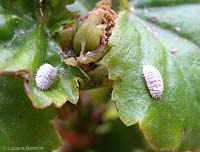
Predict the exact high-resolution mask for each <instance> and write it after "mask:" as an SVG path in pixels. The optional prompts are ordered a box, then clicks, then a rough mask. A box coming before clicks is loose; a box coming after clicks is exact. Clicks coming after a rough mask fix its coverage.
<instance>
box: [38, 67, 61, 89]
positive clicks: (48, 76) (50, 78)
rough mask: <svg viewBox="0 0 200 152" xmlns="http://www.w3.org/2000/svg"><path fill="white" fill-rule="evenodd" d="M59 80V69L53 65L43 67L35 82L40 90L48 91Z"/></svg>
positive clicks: (39, 70) (40, 68)
mask: <svg viewBox="0 0 200 152" xmlns="http://www.w3.org/2000/svg"><path fill="white" fill-rule="evenodd" d="M56 78H57V69H56V68H55V67H53V66H52V65H51V64H48V63H45V64H43V65H41V66H40V67H39V69H38V71H37V73H36V76H35V81H36V85H37V87H38V88H39V89H40V90H47V89H48V88H49V87H50V86H51V85H52V84H53V83H54V82H55V80H56Z"/></svg>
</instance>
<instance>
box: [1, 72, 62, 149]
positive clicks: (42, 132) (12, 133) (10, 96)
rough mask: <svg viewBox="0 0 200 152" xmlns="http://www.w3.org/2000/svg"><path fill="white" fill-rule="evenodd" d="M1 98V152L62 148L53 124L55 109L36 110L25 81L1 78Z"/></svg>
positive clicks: (6, 77)
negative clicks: (26, 91) (25, 87)
mask: <svg viewBox="0 0 200 152" xmlns="http://www.w3.org/2000/svg"><path fill="white" fill-rule="evenodd" d="M0 96H1V98H0V107H1V108H0V113H1V115H0V123H1V127H0V136H1V138H0V151H9V150H12V151H42V152H50V151H52V150H54V149H57V148H58V147H59V146H60V138H59V136H58V134H57V132H56V131H55V129H54V127H53V126H52V124H51V122H50V121H51V120H52V119H54V117H55V116H56V108H54V107H49V108H46V109H45V110H40V109H35V108H33V106H32V105H31V103H30V101H29V99H28V98H27V96H26V94H25V92H24V89H23V81H22V79H14V78H13V77H12V76H0ZM31 149H32V150H31ZM34 149H35V150H34Z"/></svg>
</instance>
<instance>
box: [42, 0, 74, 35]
mask: <svg viewBox="0 0 200 152" xmlns="http://www.w3.org/2000/svg"><path fill="white" fill-rule="evenodd" d="M74 1H75V0H56V1H55V0H46V1H44V2H43V1H42V2H41V3H40V5H41V8H42V11H43V13H42V14H41V16H42V17H43V18H44V21H45V23H46V24H47V26H48V27H49V28H50V30H53V32H55V29H56V28H58V29H59V28H60V27H61V26H62V25H70V24H73V23H75V22H76V21H77V18H78V16H77V13H76V12H74V13H73V12H70V11H69V10H68V9H67V7H66V5H69V4H72V3H74Z"/></svg>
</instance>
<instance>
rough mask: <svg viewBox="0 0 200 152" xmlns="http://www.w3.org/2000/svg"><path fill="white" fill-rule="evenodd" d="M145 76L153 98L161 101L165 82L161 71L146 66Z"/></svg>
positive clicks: (144, 68) (144, 67)
mask: <svg viewBox="0 0 200 152" xmlns="http://www.w3.org/2000/svg"><path fill="white" fill-rule="evenodd" d="M143 75H144V79H145V81H146V84H147V87H148V89H149V91H150V94H151V96H152V97H153V98H155V99H159V98H160V97H161V96H162V94H163V80H162V76H161V74H160V72H159V70H158V69H157V68H156V67H154V66H152V65H145V66H143Z"/></svg>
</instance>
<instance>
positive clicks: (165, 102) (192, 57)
mask: <svg viewBox="0 0 200 152" xmlns="http://www.w3.org/2000/svg"><path fill="white" fill-rule="evenodd" d="M142 2H144V3H142ZM151 2H152V3H154V5H156V6H157V7H155V8H150V6H152V5H153V4H152V3H151ZM179 2H180V1H178V0H176V1H174V3H175V4H177V3H179ZM181 2H182V1H181ZM193 2H195V1H193ZM198 2H200V1H198ZM160 3H161V1H156V0H152V1H149V3H148V2H147V1H140V2H139V4H140V5H139V6H144V5H145V6H146V7H145V8H144V9H141V8H139V9H138V10H137V9H136V11H135V12H136V14H135V13H132V12H130V13H128V12H121V13H120V14H119V17H118V20H117V24H116V28H115V29H114V31H113V34H112V36H111V39H110V45H111V46H112V49H111V51H110V59H109V66H110V70H109V71H110V72H109V75H110V79H111V80H114V81H115V83H114V89H113V93H112V100H114V101H115V102H116V108H117V110H118V114H119V116H120V118H121V120H122V121H123V122H124V123H125V124H126V125H127V126H130V125H133V124H136V123H138V124H139V127H140V128H141V130H142V131H143V133H144V136H145V138H146V139H147V141H148V142H149V143H150V144H151V145H152V147H153V148H154V149H157V150H158V149H159V150H177V151H185V150H188V149H190V150H194V149H197V148H200V146H199V145H200V142H199V141H200V133H199V120H200V108H199V107H200V105H199V99H200V91H199V85H200V70H199V67H200V62H199V59H200V53H199V52H200V48H199V47H200V43H199V42H200V41H199V40H200V30H199V25H200V16H199V7H198V5H195V4H186V1H184V4H183V5H175V6H174V4H173V6H168V7H158V5H161V4H160ZM164 3H165V1H163V4H164ZM136 6H137V5H136ZM150 22H151V23H150ZM146 64H151V65H153V66H155V67H157V68H158V69H159V71H160V73H161V75H162V78H163V82H164V92H163V95H162V97H161V99H159V100H155V99H153V98H152V97H151V95H150V93H149V90H148V88H147V86H146V83H145V81H144V77H143V74H142V67H143V66H144V65H146Z"/></svg>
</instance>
